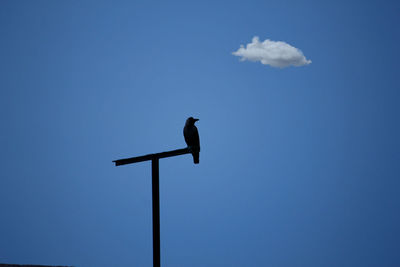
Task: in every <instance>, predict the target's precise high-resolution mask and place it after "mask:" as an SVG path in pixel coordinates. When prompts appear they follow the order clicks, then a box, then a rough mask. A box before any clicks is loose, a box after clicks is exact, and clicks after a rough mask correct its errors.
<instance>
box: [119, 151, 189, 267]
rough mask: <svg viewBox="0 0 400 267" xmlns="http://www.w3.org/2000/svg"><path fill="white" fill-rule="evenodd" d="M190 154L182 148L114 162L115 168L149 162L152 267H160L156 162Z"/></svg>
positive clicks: (158, 193) (158, 189)
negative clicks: (150, 175)
mask: <svg viewBox="0 0 400 267" xmlns="http://www.w3.org/2000/svg"><path fill="white" fill-rule="evenodd" d="M188 153H191V152H190V150H189V148H182V149H177V150H172V151H166V152H161V153H156V154H148V155H144V156H139V157H133V158H126V159H118V160H114V161H113V162H114V163H115V166H120V165H126V164H131V163H137V162H142V161H147V160H151V174H152V180H151V181H152V182H151V183H152V199H153V266H154V267H160V186H159V185H160V182H159V180H160V179H159V170H158V169H159V167H158V161H159V159H161V158H167V157H174V156H179V155H184V154H188Z"/></svg>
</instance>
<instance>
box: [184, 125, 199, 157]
mask: <svg viewBox="0 0 400 267" xmlns="http://www.w3.org/2000/svg"><path fill="white" fill-rule="evenodd" d="M196 121H198V119H194V118H193V117H190V118H188V119H187V120H186V123H185V127H184V128H183V136H184V137H185V141H186V144H187V145H188V147H189V149H190V151H191V152H192V155H193V162H194V163H195V164H198V163H199V154H200V138H199V132H198V131H197V127H196V126H195V125H194V123H195V122H196Z"/></svg>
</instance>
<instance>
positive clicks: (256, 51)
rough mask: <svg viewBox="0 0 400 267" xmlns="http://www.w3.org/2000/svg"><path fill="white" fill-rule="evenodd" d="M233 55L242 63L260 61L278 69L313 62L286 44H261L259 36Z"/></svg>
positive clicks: (266, 41) (274, 42) (268, 42)
mask: <svg viewBox="0 0 400 267" xmlns="http://www.w3.org/2000/svg"><path fill="white" fill-rule="evenodd" d="M232 54H233V55H235V56H239V57H241V59H240V60H241V61H244V60H250V61H260V62H261V63H262V64H264V65H270V66H272V67H278V68H284V67H288V66H290V65H293V66H296V67H298V66H303V65H308V64H310V63H311V60H308V59H306V57H305V56H304V55H303V53H302V52H301V51H300V50H299V49H297V48H296V47H293V46H291V45H290V44H287V43H285V42H281V41H271V40H269V39H267V40H265V41H264V42H260V39H259V38H258V37H257V36H255V37H253V40H252V42H251V43H249V44H247V45H246V47H244V46H243V45H241V46H240V48H239V49H238V50H237V51H236V52H233V53H232Z"/></svg>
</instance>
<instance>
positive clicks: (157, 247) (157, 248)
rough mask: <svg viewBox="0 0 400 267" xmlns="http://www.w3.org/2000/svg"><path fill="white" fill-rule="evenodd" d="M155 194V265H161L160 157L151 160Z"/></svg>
mask: <svg viewBox="0 0 400 267" xmlns="http://www.w3.org/2000/svg"><path fill="white" fill-rule="evenodd" d="M151 170H152V194H153V266H154V267H160V190H159V172H158V158H153V159H152V160H151Z"/></svg>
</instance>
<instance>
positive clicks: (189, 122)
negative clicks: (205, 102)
mask: <svg viewBox="0 0 400 267" xmlns="http://www.w3.org/2000/svg"><path fill="white" fill-rule="evenodd" d="M198 120H199V119H195V118H193V117H189V118H188V119H187V120H186V124H188V125H194V123H195V122H196V121H198Z"/></svg>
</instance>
